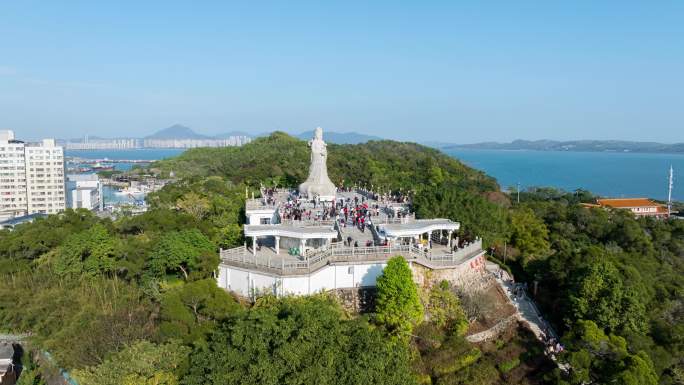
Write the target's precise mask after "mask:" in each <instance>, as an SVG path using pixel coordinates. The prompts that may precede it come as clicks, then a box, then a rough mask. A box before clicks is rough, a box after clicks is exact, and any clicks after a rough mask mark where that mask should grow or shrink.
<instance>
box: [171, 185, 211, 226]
mask: <svg viewBox="0 0 684 385" xmlns="http://www.w3.org/2000/svg"><path fill="white" fill-rule="evenodd" d="M176 206H177V207H178V208H179V209H180V210H182V211H185V212H187V213H188V214H190V215H192V216H193V217H195V218H196V219H198V220H199V219H202V218H203V217H204V215H205V214H206V213H207V211H208V210H209V207H210V206H209V200H208V199H207V198H205V197H202V196H200V195H199V194H197V193H195V192H188V193H186V194H185V195H183V197H181V198H180V199H178V201H176Z"/></svg>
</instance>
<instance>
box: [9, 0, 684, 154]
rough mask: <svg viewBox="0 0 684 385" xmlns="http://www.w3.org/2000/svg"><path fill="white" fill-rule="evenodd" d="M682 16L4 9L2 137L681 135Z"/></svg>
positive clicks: (621, 11) (492, 9) (435, 5)
mask: <svg viewBox="0 0 684 385" xmlns="http://www.w3.org/2000/svg"><path fill="white" fill-rule="evenodd" d="M371 3H372V4H371ZM683 20H684V1H679V0H673V1H667V0H665V1H641V2H636V1H602V2H595V1H566V2H556V1H535V2H531V1H501V2H488V1H479V2H475V1H473V2H460V1H444V2H441V1H414V2H399V1H387V2H383V1H374V2H367V1H359V2H355V1H344V2H322V1H311V2H300V1H287V2H286V1H277V2H269V1H260V2H239V3H233V2H228V1H221V2H208V1H196V2H189V1H183V2H173V1H164V2H154V1H111V2H103V1H82V2H81V1H66V0H65V1H53V2H32V1H2V2H0V128H10V129H14V130H15V131H16V132H17V134H18V136H21V137H24V138H37V137H42V136H56V137H78V136H82V135H85V134H90V135H102V136H127V135H133V136H143V135H147V134H149V133H151V132H153V131H155V130H157V129H159V128H163V127H167V126H170V125H172V124H174V123H181V124H184V125H187V126H189V127H192V128H194V129H195V130H196V131H198V132H202V133H206V134H216V133H220V132H226V131H232V130H241V131H246V132H250V133H260V132H264V131H272V130H276V129H279V130H285V131H290V132H301V131H304V130H310V129H312V128H314V127H315V126H319V125H320V126H322V127H324V128H325V129H328V130H332V131H339V132H345V131H357V132H366V133H369V134H373V135H379V136H383V137H389V138H395V139H401V140H414V141H434V140H437V141H445V142H457V143H469V142H476V141H485V140H497V141H507V140H512V139H516V138H523V139H542V138H544V139H628V140H653V141H663V142H682V141H684V22H683Z"/></svg>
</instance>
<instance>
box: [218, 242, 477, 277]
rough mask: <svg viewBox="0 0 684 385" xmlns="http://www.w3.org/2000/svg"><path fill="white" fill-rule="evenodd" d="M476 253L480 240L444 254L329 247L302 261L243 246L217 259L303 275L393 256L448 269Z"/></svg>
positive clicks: (392, 248)
mask: <svg viewBox="0 0 684 385" xmlns="http://www.w3.org/2000/svg"><path fill="white" fill-rule="evenodd" d="M479 253H482V240H481V239H477V240H476V241H475V242H473V243H471V244H470V245H467V246H466V247H463V248H460V249H458V250H456V251H453V252H448V253H439V251H437V250H429V249H421V248H419V247H418V246H415V245H394V246H369V247H350V246H344V245H343V244H341V243H333V244H332V245H331V246H329V247H324V248H321V249H317V250H308V251H307V252H306V253H305V256H304V257H299V256H291V255H275V254H270V253H266V254H264V253H257V254H256V255H254V254H252V253H251V252H250V250H249V249H247V248H246V247H245V246H240V247H236V248H234V249H228V250H223V249H222V250H221V251H220V256H221V261H222V262H225V263H228V264H236V263H237V264H239V265H244V266H246V267H255V268H257V269H261V270H266V271H270V272H274V273H279V274H305V273H310V272H313V271H315V270H318V269H319V268H321V267H323V266H325V265H327V264H329V263H331V262H366V261H368V262H372V261H383V260H387V259H388V258H389V257H392V256H395V255H401V256H403V257H404V258H406V260H409V261H418V262H420V261H423V263H427V264H428V265H432V266H438V267H449V266H457V265H460V264H462V263H464V262H466V261H467V260H468V259H470V258H472V257H474V256H475V255H477V254H479Z"/></svg>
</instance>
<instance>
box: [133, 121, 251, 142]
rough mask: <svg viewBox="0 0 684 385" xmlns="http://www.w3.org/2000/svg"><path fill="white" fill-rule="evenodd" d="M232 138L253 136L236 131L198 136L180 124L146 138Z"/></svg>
mask: <svg viewBox="0 0 684 385" xmlns="http://www.w3.org/2000/svg"><path fill="white" fill-rule="evenodd" d="M231 136H251V135H249V134H247V133H244V132H239V131H234V132H226V133H223V134H218V135H213V136H207V135H202V134H198V133H196V132H195V131H193V130H192V129H191V128H189V127H186V126H183V125H180V124H174V125H173V126H171V127H168V128H164V129H161V130H159V131H157V132H155V133H154V134H152V135H148V136H146V137H145V139H225V138H228V137H231Z"/></svg>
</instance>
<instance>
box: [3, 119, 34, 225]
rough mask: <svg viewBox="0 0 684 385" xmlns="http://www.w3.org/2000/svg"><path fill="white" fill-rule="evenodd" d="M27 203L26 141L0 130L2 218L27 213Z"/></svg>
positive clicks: (9, 132)
mask: <svg viewBox="0 0 684 385" xmlns="http://www.w3.org/2000/svg"><path fill="white" fill-rule="evenodd" d="M27 205H28V199H27V196H26V162H25V159H24V142H21V141H19V140H15V139H14V132H12V131H0V219H7V218H14V217H17V216H22V215H25V214H26V211H27V209H28V207H27Z"/></svg>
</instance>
